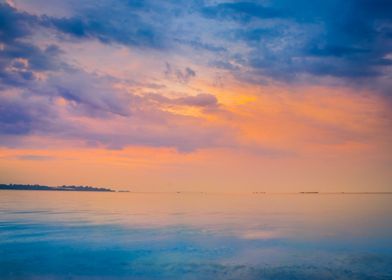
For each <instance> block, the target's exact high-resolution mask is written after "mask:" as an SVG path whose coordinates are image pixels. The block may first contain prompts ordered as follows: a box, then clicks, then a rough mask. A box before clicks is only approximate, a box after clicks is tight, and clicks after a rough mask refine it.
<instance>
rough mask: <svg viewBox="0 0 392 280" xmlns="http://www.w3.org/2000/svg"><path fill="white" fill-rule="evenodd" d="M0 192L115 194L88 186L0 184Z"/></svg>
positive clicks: (107, 189) (105, 189)
mask: <svg viewBox="0 0 392 280" xmlns="http://www.w3.org/2000/svg"><path fill="white" fill-rule="evenodd" d="M0 190H16V191H65V192H115V191H114V190H112V189H109V188H97V187H90V186H65V185H64V186H57V187H51V186H43V185H23V184H0Z"/></svg>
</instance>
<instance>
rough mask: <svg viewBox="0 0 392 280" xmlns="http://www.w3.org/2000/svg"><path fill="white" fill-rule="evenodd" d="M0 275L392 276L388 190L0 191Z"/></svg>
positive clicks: (391, 210) (391, 215)
mask: <svg viewBox="0 0 392 280" xmlns="http://www.w3.org/2000/svg"><path fill="white" fill-rule="evenodd" d="M0 279H203V280H204V279H207V280H208V279H241V280H247V279H392V195H376V194H369V195H364V194H356V195H348V194H346V195H339V194H336V195H335V194H328V195H327V194H305V195H300V194H291V195H290V194H287V195H275V194H190V193H188V194H187V193H181V194H158V193H150V194H149V193H144V194H143V193H93V192H50V191H0Z"/></svg>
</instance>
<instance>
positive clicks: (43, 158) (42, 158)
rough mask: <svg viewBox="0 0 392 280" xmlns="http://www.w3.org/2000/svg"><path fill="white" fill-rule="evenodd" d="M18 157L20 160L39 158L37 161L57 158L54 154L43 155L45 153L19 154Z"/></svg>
mask: <svg viewBox="0 0 392 280" xmlns="http://www.w3.org/2000/svg"><path fill="white" fill-rule="evenodd" d="M16 158H17V159H20V160H37V161H41V160H53V159H55V158H54V157H52V156H43V155H19V156H17V157H16Z"/></svg>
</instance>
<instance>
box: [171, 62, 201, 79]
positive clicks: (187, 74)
mask: <svg viewBox="0 0 392 280" xmlns="http://www.w3.org/2000/svg"><path fill="white" fill-rule="evenodd" d="M164 73H165V76H166V78H168V79H174V80H176V81H177V82H179V83H181V84H187V83H189V81H190V80H191V79H192V78H194V77H196V72H195V71H194V70H193V69H191V68H189V67H185V69H183V70H181V69H178V68H176V67H174V66H172V65H171V64H170V63H168V62H166V63H165V71H164Z"/></svg>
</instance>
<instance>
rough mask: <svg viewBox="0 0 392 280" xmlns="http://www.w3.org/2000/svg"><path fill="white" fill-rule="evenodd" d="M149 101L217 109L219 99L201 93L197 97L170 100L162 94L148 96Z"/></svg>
mask: <svg viewBox="0 0 392 280" xmlns="http://www.w3.org/2000/svg"><path fill="white" fill-rule="evenodd" d="M146 98H147V99H148V100H153V101H157V102H159V103H161V104H169V105H179V106H192V107H217V106H218V99H217V98H216V97H215V96H214V95H212V94H209V93H199V94H197V95H195V96H184V97H178V98H168V97H165V96H163V95H160V94H148V95H146Z"/></svg>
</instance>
